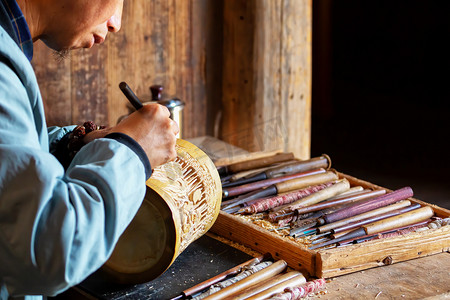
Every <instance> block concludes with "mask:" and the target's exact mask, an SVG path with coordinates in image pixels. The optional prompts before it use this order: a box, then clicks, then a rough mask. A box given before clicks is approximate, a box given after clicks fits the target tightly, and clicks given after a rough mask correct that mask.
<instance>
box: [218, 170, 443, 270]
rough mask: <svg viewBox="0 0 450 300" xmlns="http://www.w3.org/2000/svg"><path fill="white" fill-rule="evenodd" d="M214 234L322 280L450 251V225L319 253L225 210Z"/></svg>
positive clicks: (359, 182) (364, 183) (438, 213)
mask: <svg viewBox="0 0 450 300" xmlns="http://www.w3.org/2000/svg"><path fill="white" fill-rule="evenodd" d="M338 175H339V177H340V178H346V179H347V180H348V181H349V182H350V185H351V186H357V185H360V186H362V187H364V188H369V189H375V188H382V187H380V186H377V185H375V184H372V183H370V182H367V181H364V180H360V179H357V178H355V177H352V176H349V175H346V174H343V173H339V172H338ZM409 200H411V201H412V202H414V203H420V204H421V205H427V206H430V207H431V208H433V210H434V212H435V214H436V216H438V217H441V218H446V217H449V216H450V210H447V209H444V208H440V207H438V206H436V205H432V204H429V203H426V202H423V201H421V200H418V199H415V198H409ZM210 231H211V232H212V233H215V234H217V235H219V236H222V237H225V238H227V239H230V240H232V241H235V242H238V243H241V244H243V245H245V246H248V247H250V248H251V249H253V250H255V251H258V252H261V253H266V252H270V253H271V254H272V256H273V257H274V258H277V259H284V260H285V261H286V262H287V263H288V265H289V266H290V267H292V268H293V269H297V270H300V271H302V272H304V273H307V274H308V275H310V276H315V277H321V278H322V277H323V278H330V277H335V276H339V275H344V274H348V273H352V272H356V271H360V270H364V269H368V268H372V267H378V266H383V265H389V264H392V263H396V262H400V261H405V260H409V259H413V258H418V257H424V256H428V255H432V254H437V253H441V252H450V226H444V227H441V228H438V229H430V230H426V231H422V232H417V233H410V234H407V235H404V236H399V237H394V238H386V239H379V240H374V241H368V242H364V243H361V244H355V245H350V246H346V247H340V248H332V249H325V250H318V251H316V250H309V249H306V248H304V247H302V246H300V245H299V244H297V243H295V242H293V241H291V240H289V239H286V238H283V237H281V236H279V235H276V234H274V233H271V232H270V231H268V230H266V229H264V228H262V227H259V226H257V225H254V224H252V223H250V222H247V221H245V220H243V219H242V218H239V217H237V216H234V215H231V214H227V213H224V212H222V211H221V212H220V214H219V217H218V218H217V220H216V222H215V224H214V225H213V227H212V228H211V230H210Z"/></svg>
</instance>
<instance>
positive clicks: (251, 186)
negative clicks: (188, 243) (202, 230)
mask: <svg viewBox="0 0 450 300" xmlns="http://www.w3.org/2000/svg"><path fill="white" fill-rule="evenodd" d="M322 173H324V174H327V175H326V176H331V175H329V174H334V175H335V176H334V178H336V179H337V175H336V174H335V173H333V172H326V171H325V170H324V169H317V170H311V171H307V172H301V173H296V174H290V175H286V176H281V177H276V178H271V179H266V180H261V181H257V182H252V183H248V184H243V185H240V186H235V187H231V188H228V189H223V190H222V195H223V197H224V198H227V197H234V196H238V195H242V194H245V193H248V192H251V191H254V190H257V189H260V188H264V187H268V186H271V185H274V184H277V183H281V182H285V181H287V182H293V181H291V180H292V179H296V178H302V177H307V176H308V177H309V176H311V175H316V174H322ZM313 178H315V177H313ZM319 183H322V182H319ZM302 187H304V186H302ZM271 195H273V194H271Z"/></svg>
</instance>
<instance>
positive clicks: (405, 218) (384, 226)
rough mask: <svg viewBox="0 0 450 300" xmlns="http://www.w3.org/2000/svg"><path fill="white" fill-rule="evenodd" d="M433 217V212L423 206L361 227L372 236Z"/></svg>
mask: <svg viewBox="0 0 450 300" xmlns="http://www.w3.org/2000/svg"><path fill="white" fill-rule="evenodd" d="M433 215H434V211H433V209H432V208H431V207H429V206H424V207H421V208H418V209H415V210H412V211H409V212H407V213H404V214H401V215H398V216H394V217H390V218H387V219H384V220H381V221H377V222H374V223H371V224H367V225H363V226H362V227H363V228H364V231H365V232H366V234H374V233H378V232H381V231H385V230H390V229H394V228H398V227H402V226H407V225H410V224H414V223H418V222H422V221H425V220H428V219H429V218H431V217H432V216H433Z"/></svg>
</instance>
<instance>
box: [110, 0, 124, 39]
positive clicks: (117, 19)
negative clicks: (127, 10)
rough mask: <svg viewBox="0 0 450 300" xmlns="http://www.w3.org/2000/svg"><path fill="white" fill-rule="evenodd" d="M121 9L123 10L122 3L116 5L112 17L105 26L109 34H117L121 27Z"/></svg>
mask: <svg viewBox="0 0 450 300" xmlns="http://www.w3.org/2000/svg"><path fill="white" fill-rule="evenodd" d="M122 9H123V1H121V3H120V4H119V5H118V7H117V9H116V11H115V13H114V15H112V16H111V18H109V20H108V21H107V23H106V25H107V26H108V31H109V32H117V31H119V30H120V27H122Z"/></svg>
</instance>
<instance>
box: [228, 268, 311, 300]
mask: <svg viewBox="0 0 450 300" xmlns="http://www.w3.org/2000/svg"><path fill="white" fill-rule="evenodd" d="M305 282H306V278H305V276H303V275H302V273H300V272H298V271H291V272H287V273H284V274H279V275H277V276H275V277H273V278H270V279H268V280H266V281H263V282H261V283H259V284H256V285H255V286H252V287H250V288H247V289H246V290H244V291H242V292H241V293H239V295H236V296H232V297H231V298H230V299H232V300H244V299H266V298H267V296H266V297H264V298H261V297H262V296H263V295H265V294H266V293H267V292H269V293H271V294H273V293H275V292H273V289H274V288H275V289H276V290H277V291H278V290H280V288H281V287H284V288H286V287H289V286H293V285H300V284H303V283H305ZM284 288H282V289H281V291H283V290H284Z"/></svg>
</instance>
